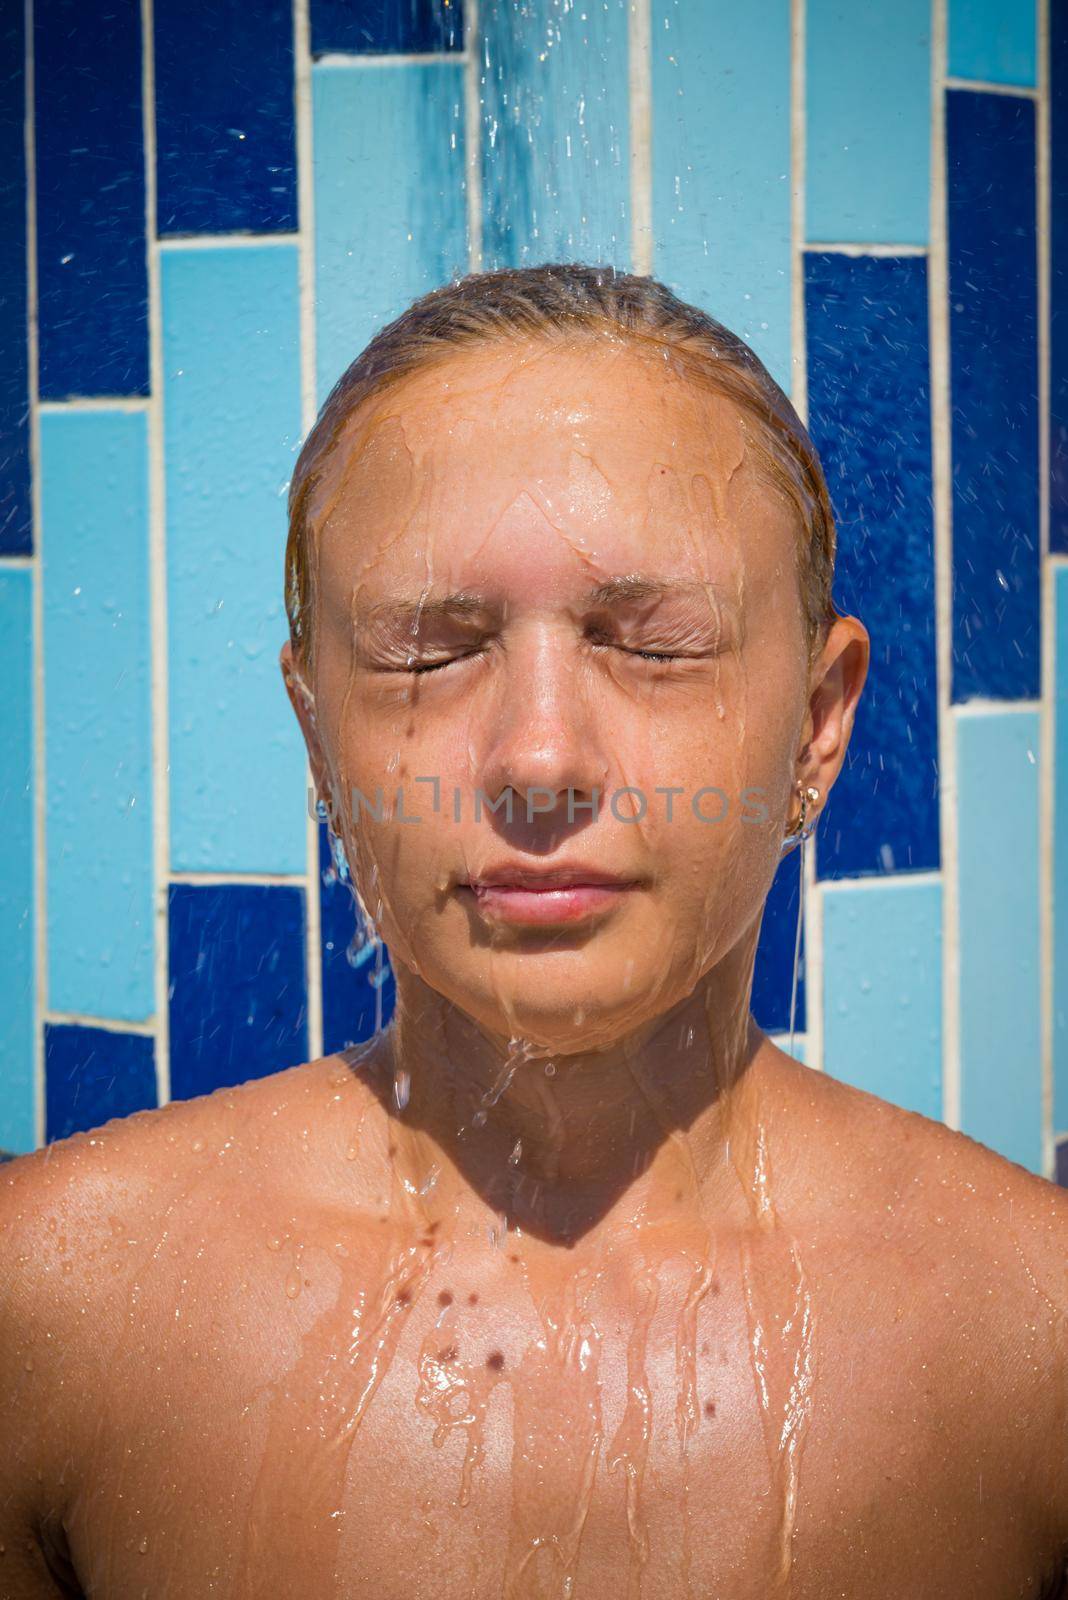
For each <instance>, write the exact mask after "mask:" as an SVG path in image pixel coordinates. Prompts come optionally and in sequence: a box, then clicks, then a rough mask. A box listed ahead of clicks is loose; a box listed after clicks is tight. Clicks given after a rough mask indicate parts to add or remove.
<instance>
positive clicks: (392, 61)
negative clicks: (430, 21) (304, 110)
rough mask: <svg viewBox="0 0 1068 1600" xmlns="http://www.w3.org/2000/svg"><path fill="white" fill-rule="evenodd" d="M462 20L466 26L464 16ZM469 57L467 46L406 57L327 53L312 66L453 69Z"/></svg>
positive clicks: (318, 57) (357, 68) (466, 0)
mask: <svg viewBox="0 0 1068 1600" xmlns="http://www.w3.org/2000/svg"><path fill="white" fill-rule="evenodd" d="M469 3H470V0H465V9H466V5H468V4H469ZM464 20H465V24H466V20H467V19H466V16H465V19H464ZM465 40H466V27H465ZM470 56H471V50H470V47H469V46H468V47H467V48H465V49H463V50H428V51H426V52H425V53H424V54H423V55H408V56H400V55H396V56H392V55H379V56H372V55H360V56H348V55H341V54H340V53H338V52H336V51H335V52H334V53H330V52H329V51H328V52H327V53H326V54H324V55H321V56H315V57H314V65H315V66H317V67H346V68H350V69H356V70H360V69H362V68H364V67H433V66H442V67H445V66H449V67H454V66H455V65H456V63H457V62H458V61H463V62H467V61H468V60H469V59H470Z"/></svg>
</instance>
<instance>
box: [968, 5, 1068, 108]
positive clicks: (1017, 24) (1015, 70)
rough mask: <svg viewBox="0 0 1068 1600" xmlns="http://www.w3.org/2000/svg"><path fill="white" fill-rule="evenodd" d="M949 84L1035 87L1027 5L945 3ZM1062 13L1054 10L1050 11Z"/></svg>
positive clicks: (1031, 21)
mask: <svg viewBox="0 0 1068 1600" xmlns="http://www.w3.org/2000/svg"><path fill="white" fill-rule="evenodd" d="M948 9H949V48H948V60H947V70H948V72H949V76H950V77H951V78H978V79H980V80H981V81H983V82H985V83H1013V84H1020V85H1021V86H1030V87H1031V88H1033V87H1034V84H1035V12H1036V10H1037V7H1036V6H1035V5H1033V4H1029V3H1028V0H949V8H948ZM1059 9H1063V8H1062V7H1059V6H1057V5H1056V4H1054V5H1053V6H1051V7H1050V11H1051V12H1054V11H1057V10H1059Z"/></svg>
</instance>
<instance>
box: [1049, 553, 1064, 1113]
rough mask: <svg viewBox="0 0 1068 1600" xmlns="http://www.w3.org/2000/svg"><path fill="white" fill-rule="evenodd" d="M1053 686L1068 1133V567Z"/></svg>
mask: <svg viewBox="0 0 1068 1600" xmlns="http://www.w3.org/2000/svg"><path fill="white" fill-rule="evenodd" d="M1052 579H1053V606H1054V627H1055V629H1056V645H1055V648H1056V657H1055V662H1056V665H1055V673H1056V676H1055V679H1054V686H1053V697H1054V698H1053V1128H1054V1132H1055V1133H1068V567H1062V566H1056V567H1054V568H1053V570H1052Z"/></svg>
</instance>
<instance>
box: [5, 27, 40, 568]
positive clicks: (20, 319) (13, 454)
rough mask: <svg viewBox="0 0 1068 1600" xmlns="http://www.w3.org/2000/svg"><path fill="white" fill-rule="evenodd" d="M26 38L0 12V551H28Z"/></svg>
mask: <svg viewBox="0 0 1068 1600" xmlns="http://www.w3.org/2000/svg"><path fill="white" fill-rule="evenodd" d="M25 60H26V45H25V37H24V33H23V22H22V7H21V6H19V7H17V8H16V7H15V6H7V7H5V9H4V11H3V13H2V14H0V173H2V174H3V177H2V179H0V555H5V556H23V555H30V554H31V553H32V550H33V518H32V515H31V511H30V420H29V418H30V412H29V363H28V359H27V346H26V311H27V307H26V147H25V143H24V139H23V119H24V117H25V108H26V87H25V83H24V81H23V80H24V76H25Z"/></svg>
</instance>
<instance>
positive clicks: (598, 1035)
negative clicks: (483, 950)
mask: <svg viewBox="0 0 1068 1600" xmlns="http://www.w3.org/2000/svg"><path fill="white" fill-rule="evenodd" d="M502 994H508V995H509V996H510V1001H511V1004H510V1006H509V1009H508V1010H507V1011H505V1010H504V1009H503V1008H502V1006H501V1000H500V996H501V995H502ZM455 1003H456V1004H457V1005H459V1006H460V1007H461V1009H463V1010H465V1011H467V1012H468V1013H469V1014H470V1015H471V1016H473V1017H475V1018H476V1020H477V1021H479V1022H481V1023H482V1024H483V1025H484V1026H485V1027H487V1028H489V1029H491V1030H492V1032H493V1033H495V1034H498V1035H500V1036H502V1037H504V1038H510V1037H511V1038H514V1037H519V1038H521V1039H525V1040H526V1041H527V1042H528V1043H530V1044H532V1045H534V1046H535V1047H536V1048H537V1049H538V1050H539V1051H543V1052H544V1053H545V1054H546V1055H552V1054H554V1053H556V1054H559V1055H566V1054H574V1053H576V1052H578V1051H587V1050H596V1049H599V1048H603V1047H605V1046H607V1045H609V1044H611V1043H612V1042H613V1041H614V1040H615V1039H618V1038H620V1037H621V1036H622V1035H624V1034H626V1033H628V1032H629V1031H630V1030H631V1029H632V1028H636V1027H638V1026H639V1025H640V1024H641V1023H642V1022H644V1021H646V1020H647V1019H648V1018H649V1017H650V1016H655V1015H656V1014H657V1013H658V1012H659V1011H660V1010H663V1009H667V1006H666V1004H665V1005H664V1006H659V1005H657V1004H656V1001H655V997H654V995H653V994H652V993H651V992H650V990H649V987H648V986H647V985H643V986H642V988H641V989H639V987H638V984H637V983H636V982H633V983H632V985H631V988H630V990H628V991H624V990H623V989H622V987H621V986H620V983H619V977H618V974H615V975H614V976H613V981H612V982H611V983H610V984H607V983H606V984H603V985H599V984H598V983H597V981H596V978H595V977H591V976H590V975H587V976H586V977H585V979H584V980H583V979H581V978H580V979H578V981H572V982H568V981H567V980H566V979H564V978H563V977H562V976H561V977H559V978H558V977H556V976H554V975H553V974H551V973H550V974H548V975H544V976H542V977H541V978H540V979H539V978H535V979H534V980H533V982H531V981H529V980H528V981H525V982H522V983H516V984H514V985H511V986H510V987H509V988H508V989H505V986H504V984H501V986H500V987H499V988H498V989H497V990H496V991H495V992H490V993H482V994H480V995H479V996H478V997H477V999H476V998H475V997H474V996H470V997H465V998H460V997H459V996H457V997H456V998H455Z"/></svg>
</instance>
